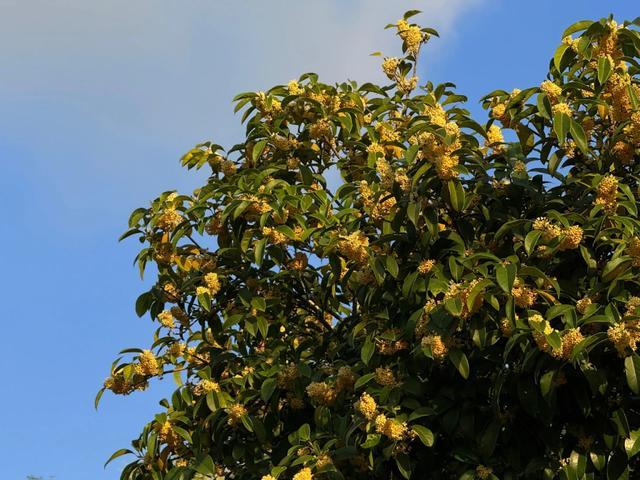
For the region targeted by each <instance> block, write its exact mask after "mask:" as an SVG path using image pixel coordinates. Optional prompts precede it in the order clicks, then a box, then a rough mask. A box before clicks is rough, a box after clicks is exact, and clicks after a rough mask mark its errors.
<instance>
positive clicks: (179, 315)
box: [170, 307, 189, 327]
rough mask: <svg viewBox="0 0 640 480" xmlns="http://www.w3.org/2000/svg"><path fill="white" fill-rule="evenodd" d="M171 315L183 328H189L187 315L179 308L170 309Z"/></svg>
mask: <svg viewBox="0 0 640 480" xmlns="http://www.w3.org/2000/svg"><path fill="white" fill-rule="evenodd" d="M170 312H171V315H173V318H175V319H176V320H178V321H179V322H180V324H181V325H182V326H183V327H187V326H189V315H187V314H186V313H185V311H184V310H182V309H181V308H180V307H171V310H170Z"/></svg>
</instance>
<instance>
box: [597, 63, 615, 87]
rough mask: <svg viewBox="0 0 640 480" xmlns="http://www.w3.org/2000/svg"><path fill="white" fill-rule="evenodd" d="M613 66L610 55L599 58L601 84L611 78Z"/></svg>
mask: <svg viewBox="0 0 640 480" xmlns="http://www.w3.org/2000/svg"><path fill="white" fill-rule="evenodd" d="M612 68H613V67H612V65H611V60H609V58H608V57H599V58H598V82H600V85H604V84H605V83H606V81H607V80H608V79H609V76H610V75H611V71H612Z"/></svg>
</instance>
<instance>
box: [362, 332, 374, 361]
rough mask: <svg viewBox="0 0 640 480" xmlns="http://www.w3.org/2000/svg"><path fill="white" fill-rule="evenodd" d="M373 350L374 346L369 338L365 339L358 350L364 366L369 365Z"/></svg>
mask: <svg viewBox="0 0 640 480" xmlns="http://www.w3.org/2000/svg"><path fill="white" fill-rule="evenodd" d="M375 348H376V346H375V344H374V343H373V342H372V341H371V339H370V338H367V339H366V340H365V342H364V345H362V350H360V358H361V359H362V361H363V362H364V364H365V365H369V360H371V357H372V356H373V352H374V350H375Z"/></svg>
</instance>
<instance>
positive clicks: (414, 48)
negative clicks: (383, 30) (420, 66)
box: [396, 20, 426, 56]
mask: <svg viewBox="0 0 640 480" xmlns="http://www.w3.org/2000/svg"><path fill="white" fill-rule="evenodd" d="M396 25H397V27H398V35H400V38H402V40H403V41H404V44H405V46H406V48H407V53H409V54H410V55H413V56H417V55H418V52H419V51H420V45H422V42H424V41H425V39H426V37H425V35H424V34H423V33H422V31H421V30H420V27H418V26H416V25H409V23H408V22H407V21H406V20H398V22H397V23H396Z"/></svg>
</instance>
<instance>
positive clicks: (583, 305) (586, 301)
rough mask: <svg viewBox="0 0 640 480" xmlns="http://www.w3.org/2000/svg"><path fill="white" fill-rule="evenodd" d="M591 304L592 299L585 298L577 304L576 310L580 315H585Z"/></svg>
mask: <svg viewBox="0 0 640 480" xmlns="http://www.w3.org/2000/svg"><path fill="white" fill-rule="evenodd" d="M591 303H592V302H591V298H589V297H583V298H581V299H580V300H578V301H577V302H576V310H578V313H580V314H582V315H584V312H586V311H587V308H588V307H589V305H591Z"/></svg>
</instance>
